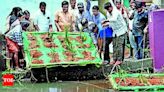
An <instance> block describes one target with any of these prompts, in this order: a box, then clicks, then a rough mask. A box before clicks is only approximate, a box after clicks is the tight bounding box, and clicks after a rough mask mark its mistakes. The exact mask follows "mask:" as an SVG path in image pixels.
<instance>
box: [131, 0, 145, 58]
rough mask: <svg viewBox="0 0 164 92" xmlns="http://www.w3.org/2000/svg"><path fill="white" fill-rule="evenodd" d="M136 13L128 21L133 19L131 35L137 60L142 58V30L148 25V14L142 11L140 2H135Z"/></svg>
mask: <svg viewBox="0 0 164 92" xmlns="http://www.w3.org/2000/svg"><path fill="white" fill-rule="evenodd" d="M135 3H136V11H135V12H134V13H133V14H132V16H131V17H130V19H133V29H132V33H133V35H134V36H135V42H136V44H137V46H135V48H134V54H135V57H136V58H137V59H142V58H143V35H144V32H143V31H144V28H145V27H146V25H147V23H148V12H147V11H145V10H144V9H143V5H142V3H141V2H138V1H136V2H135Z"/></svg>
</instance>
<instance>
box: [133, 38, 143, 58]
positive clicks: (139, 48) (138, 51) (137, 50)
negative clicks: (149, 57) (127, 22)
mask: <svg viewBox="0 0 164 92" xmlns="http://www.w3.org/2000/svg"><path fill="white" fill-rule="evenodd" d="M135 42H136V46H135V47H134V55H135V57H136V58H137V59H142V58H143V36H135Z"/></svg>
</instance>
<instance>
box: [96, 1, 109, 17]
mask: <svg viewBox="0 0 164 92" xmlns="http://www.w3.org/2000/svg"><path fill="white" fill-rule="evenodd" d="M106 2H109V0H98V5H99V8H100V12H102V13H103V14H104V15H106V12H105V9H104V4H105V3H106Z"/></svg>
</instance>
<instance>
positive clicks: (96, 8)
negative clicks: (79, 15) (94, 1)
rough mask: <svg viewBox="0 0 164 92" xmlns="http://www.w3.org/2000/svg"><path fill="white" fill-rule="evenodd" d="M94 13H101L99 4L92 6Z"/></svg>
mask: <svg viewBox="0 0 164 92" xmlns="http://www.w3.org/2000/svg"><path fill="white" fill-rule="evenodd" d="M92 12H93V15H95V16H97V15H98V14H99V7H98V6H97V5H95V6H93V7H92Z"/></svg>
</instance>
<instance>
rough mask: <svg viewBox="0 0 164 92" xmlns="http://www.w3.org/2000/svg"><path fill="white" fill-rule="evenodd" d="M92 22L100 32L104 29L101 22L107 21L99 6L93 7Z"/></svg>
mask: <svg viewBox="0 0 164 92" xmlns="http://www.w3.org/2000/svg"><path fill="white" fill-rule="evenodd" d="M92 12H93V15H92V21H93V22H94V23H95V24H96V25H97V26H98V28H99V31H100V30H101V29H102V25H101V22H102V21H103V20H105V19H106V18H105V16H104V15H103V14H102V13H101V12H100V11H99V7H98V6H97V5H95V6H93V7H92Z"/></svg>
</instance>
